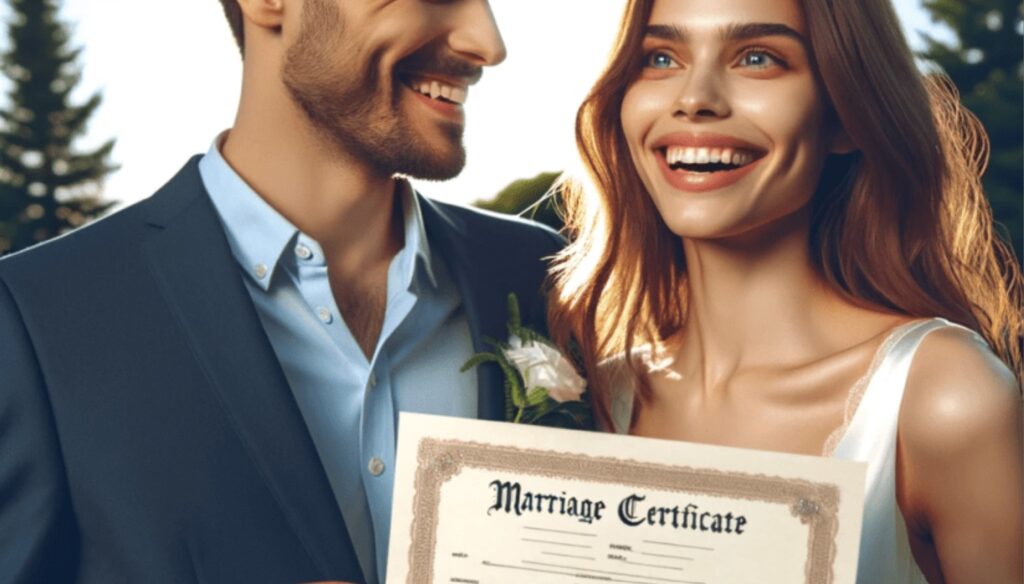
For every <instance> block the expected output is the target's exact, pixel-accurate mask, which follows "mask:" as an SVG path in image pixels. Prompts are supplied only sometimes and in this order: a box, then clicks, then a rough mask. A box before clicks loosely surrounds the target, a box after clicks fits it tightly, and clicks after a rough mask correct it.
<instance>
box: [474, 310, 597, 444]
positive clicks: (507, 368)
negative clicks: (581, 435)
mask: <svg viewBox="0 0 1024 584" xmlns="http://www.w3.org/2000/svg"><path fill="white" fill-rule="evenodd" d="M508 312H509V319H508V333H509V340H508V342H507V343H503V342H500V341H496V340H493V339H486V340H487V342H488V343H489V344H491V345H492V346H494V348H495V350H494V351H493V352H483V353H477V354H475V355H473V356H472V357H471V358H470V359H469V361H467V362H466V364H465V365H463V366H462V371H468V370H469V369H472V368H473V367H476V366H478V365H480V364H481V363H488V362H494V363H497V364H498V366H500V367H501V370H502V372H503V373H504V374H505V418H506V420H507V421H510V422H514V423H517V424H539V425H545V426H559V427H567V428H590V427H591V426H592V421H591V420H592V418H591V412H590V406H589V404H588V403H587V401H586V400H585V399H584V394H585V393H586V389H587V382H586V380H585V379H583V377H581V376H580V374H579V373H578V372H577V371H576V367H575V366H574V365H573V363H572V361H570V360H569V359H567V358H566V357H565V355H563V354H562V353H561V352H560V351H559V350H558V349H557V348H556V347H555V345H554V343H552V342H551V341H549V340H548V339H546V338H544V337H543V336H542V335H540V334H539V333H537V332H535V331H533V330H530V329H529V328H527V327H525V326H523V325H522V322H521V320H520V315H519V301H518V300H517V299H516V295H515V294H509V297H508Z"/></svg>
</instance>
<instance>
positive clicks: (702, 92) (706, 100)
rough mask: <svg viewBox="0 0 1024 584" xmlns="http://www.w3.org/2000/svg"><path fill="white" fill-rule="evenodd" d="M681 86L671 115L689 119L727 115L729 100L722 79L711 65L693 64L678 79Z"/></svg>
mask: <svg viewBox="0 0 1024 584" xmlns="http://www.w3.org/2000/svg"><path fill="white" fill-rule="evenodd" d="M680 81H681V83H682V87H681V88H680V90H679V95H678V97H677V98H676V103H675V107H676V110H675V112H674V114H673V115H675V116H677V117H686V118H690V119H691V120H697V119H698V118H723V117H726V116H728V115H729V113H730V108H729V100H728V98H727V96H726V95H725V91H724V88H723V83H724V82H723V80H722V79H720V78H719V76H718V75H717V73H716V71H715V70H714V68H713V67H700V66H694V67H693V68H691V69H690V71H688V72H687V74H686V75H684V76H682V78H681V79H680Z"/></svg>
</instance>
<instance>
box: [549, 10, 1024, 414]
mask: <svg viewBox="0 0 1024 584" xmlns="http://www.w3.org/2000/svg"><path fill="white" fill-rule="evenodd" d="M800 2H801V5H802V7H803V11H804V15H805V17H806V20H807V23H808V27H809V31H810V43H811V47H812V52H813V59H814V62H815V63H816V68H817V73H818V78H819V82H820V83H821V86H822V89H823V93H824V95H825V96H826V97H827V100H828V102H829V106H830V109H831V115H833V116H834V117H835V119H836V120H837V121H838V123H839V124H841V125H842V127H843V128H844V129H845V131H846V133H847V134H848V135H849V137H850V139H851V140H852V142H853V143H854V144H855V146H856V147H857V151H856V152H855V153H853V154H849V155H843V156H839V155H835V156H832V157H830V158H829V159H828V160H827V161H826V164H825V169H824V172H823V174H822V180H821V183H820V184H819V187H818V189H817V192H816V193H815V195H814V197H813V199H812V202H811V205H812V207H811V211H812V224H811V232H810V241H809V245H810V247H811V250H812V258H813V259H814V262H815V268H816V269H817V270H818V272H819V274H820V275H821V277H822V278H823V280H824V281H826V282H828V283H829V284H830V285H831V286H832V287H833V288H834V289H835V290H836V291H837V292H838V293H839V294H841V295H842V296H843V297H844V298H846V299H847V300H848V301H850V302H852V303H855V304H857V305H859V306H864V307H870V308H873V309H877V310H884V311H888V312H893V313H898V314H903V315H907V316H911V317H935V316H939V317H943V318H946V319H948V320H951V321H953V322H957V323H960V324H962V325H964V326H967V327H968V328H971V329H973V330H975V331H977V332H978V333H980V334H981V335H982V336H983V337H984V338H985V339H986V340H987V341H988V343H989V344H990V345H991V346H992V348H993V350H994V351H995V353H996V354H997V355H998V356H999V357H1000V358H1001V359H1002V360H1003V361H1004V362H1005V363H1006V364H1007V365H1008V366H1009V367H1010V368H1011V369H1012V370H1013V371H1014V373H1015V375H1016V376H1017V378H1018V380H1019V379H1020V378H1021V369H1022V361H1021V343H1022V334H1024V322H1022V321H1024V314H1022V297H1024V292H1022V291H1024V287H1022V279H1021V272H1020V268H1019V266H1018V264H1017V262H1016V260H1015V258H1014V256H1013V253H1012V252H1011V251H1010V250H1009V248H1008V247H1007V246H1006V245H1005V244H1004V243H1003V242H1002V241H1001V240H1000V239H999V238H998V237H996V236H995V235H994V233H993V225H992V212H991V210H990V208H989V205H988V202H987V200H986V198H985V195H984V193H983V191H982V187H981V180H980V176H981V174H982V172H983V171H984V168H985V166H986V164H987V161H988V139H987V137H986V135H985V132H984V130H983V129H982V127H981V124H980V123H979V122H978V120H977V118H975V117H974V115H972V114H971V113H970V112H968V111H967V110H965V109H964V108H962V107H961V105H960V103H959V99H958V95H957V92H956V89H955V88H954V86H953V85H952V83H951V82H949V81H948V79H947V78H945V77H944V76H938V75H928V76H922V75H921V74H920V73H919V72H918V71H917V69H916V67H915V64H914V60H913V56H912V54H911V52H910V49H909V47H908V46H907V44H906V41H905V39H904V38H903V35H902V33H901V31H900V28H899V24H898V20H897V17H896V13H895V11H894V10H893V8H892V5H891V4H890V2H889V0H861V1H860V2H830V1H827V0H800ZM653 4H654V0H629V1H628V3H627V6H626V11H625V15H624V17H623V22H622V27H621V29H620V32H619V37H618V39H617V41H616V44H615V48H614V49H613V53H612V58H611V60H610V63H609V64H608V66H607V67H606V69H605V71H604V72H603V73H602V75H601V77H600V78H599V79H598V81H597V83H596V84H595V85H594V87H593V89H592V90H591V92H590V94H589V96H588V97H587V98H586V100H585V101H584V102H583V105H582V106H581V107H580V109H579V112H578V114H577V118H576V140H577V146H578V148H579V151H580V154H581V156H582V160H583V163H584V165H585V167H586V169H587V171H588V175H589V177H588V178H589V179H590V181H591V182H592V184H591V185H589V186H586V187H585V186H583V185H581V184H579V183H575V184H572V183H568V184H566V185H564V188H563V194H564V195H565V200H564V202H563V205H564V211H565V215H566V225H567V228H568V231H569V234H570V236H571V237H572V239H573V242H572V243H571V244H570V245H569V247H568V248H567V249H566V250H565V251H564V252H563V253H562V254H561V255H560V257H559V258H558V260H557V262H556V265H555V269H554V272H553V275H552V276H553V287H554V290H553V291H554V294H553V295H552V299H551V303H550V309H549V321H550V322H549V324H550V328H551V331H552V333H553V334H554V337H555V339H556V341H558V342H560V343H563V344H564V343H568V342H569V341H570V339H571V340H574V341H575V342H576V343H577V344H578V347H579V352H580V355H581V356H582V358H583V362H584V367H585V368H586V370H587V373H588V378H589V379H590V380H591V385H592V387H593V389H594V391H595V397H596V399H595V407H596V413H597V417H598V419H599V420H600V421H601V422H603V423H604V424H605V425H609V423H610V416H609V410H608V399H609V394H608V388H605V387H603V384H602V379H601V378H600V376H599V375H598V374H597V365H598V363H599V362H600V361H601V360H602V359H604V358H606V357H609V356H612V355H617V354H622V353H625V354H626V355H632V354H633V351H632V349H633V347H634V346H635V345H638V344H651V345H657V344H658V343H659V342H660V341H663V340H665V339H668V338H669V337H671V336H672V335H673V334H675V333H676V332H678V331H679V330H680V329H681V328H682V326H683V323H684V321H685V319H686V314H687V292H686V290H687V287H686V265H685V260H684V257H683V253H682V245H680V242H679V238H678V237H677V236H676V235H674V234H673V233H672V232H671V231H669V229H668V227H667V226H666V225H665V223H664V222H663V221H662V220H661V218H660V216H659V215H658V212H657V209H656V208H655V207H654V204H653V203H652V202H651V198H650V197H649V196H648V195H647V193H646V190H645V189H644V186H643V184H642V183H641V181H640V177H639V176H638V175H637V172H636V170H635V168H634V166H633V162H632V158H631V156H630V153H629V148H628V146H627V143H626V140H625V136H624V135H623V131H622V127H621V119H620V109H621V106H622V99H623V96H624V95H625V93H626V90H627V89H628V87H629V86H630V84H631V83H632V82H633V81H634V80H635V79H636V78H637V76H638V74H639V72H640V67H641V63H642V41H643V36H644V31H645V28H646V25H647V21H648V19H649V18H650V14H651V8H652V6H653ZM626 361H627V363H628V364H629V366H630V367H631V368H632V370H633V372H634V375H635V376H636V377H637V379H638V380H639V381H640V384H639V387H640V388H641V393H642V395H643V394H645V393H646V385H645V384H644V383H643V382H642V376H641V375H639V373H638V372H639V368H638V363H636V361H635V360H634V359H632V358H629V359H627V360H626Z"/></svg>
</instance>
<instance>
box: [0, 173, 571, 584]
mask: <svg viewBox="0 0 1024 584" xmlns="http://www.w3.org/2000/svg"><path fill="white" fill-rule="evenodd" d="M197 162H198V157H197V158H194V159H192V160H191V161H189V162H188V164H186V166H185V167H184V168H183V169H182V170H181V171H180V172H179V173H178V174H177V176H175V177H174V178H173V179H172V180H171V181H170V182H169V183H168V184H167V185H165V186H164V187H163V188H162V189H161V190H160V191H158V192H157V193H156V194H155V195H154V196H153V197H150V198H149V199H147V200H145V201H143V202H141V203H138V204H136V205H133V206H131V207H128V208H126V209H125V210H123V211H121V212H119V213H116V214H114V215H113V216H111V217H108V218H106V219H104V220H102V221H99V222H97V223H95V224H93V225H91V226H89V227H86V228H84V229H81V230H79V231H77V232H74V233H72V234H69V235H67V236H65V237H62V238H60V239H58V240H56V241H54V242H51V243H48V244H44V245H41V246H38V247H36V248H33V249H31V250H29V251H27V252H24V253H21V254H15V255H13V256H11V257H9V258H6V259H4V260H3V261H0V331H2V332H0V334H2V338H3V342H2V344H0V582H65V581H78V582H103V583H110V582H196V581H200V582H302V581H313V580H351V581H360V580H361V579H362V575H361V573H360V570H359V567H358V563H357V562H356V559H355V554H354V552H353V549H352V544H351V542H350V541H349V538H348V534H347V530H346V528H345V525H344V521H343V519H342V516H341V513H340V511H339V510H338V507H337V505H336V503H335V500H334V496H333V494H332V492H331V489H330V486H329V484H328V481H327V477H326V475H325V474H324V471H323V469H322V467H321V465H320V462H319V459H318V457H317V453H316V450H315V448H314V446H313V442H312V440H311V439H310V436H309V434H308V432H307V430H306V427H305V424H304V422H303V420H302V416H301V415H300V413H299V410H298V407H297V406H296V403H295V401H294V399H293V397H292V392H291V390H290V389H289V387H288V385H287V382H286V380H285V376H284V374H283V372H282V370H281V367H280V365H279V364H278V362H277V359H276V358H275V356H274V352H273V350H272V348H271V345H270V342H269V341H268V340H267V337H266V335H265V333H264V331H263V329H262V327H261V325H260V321H259V319H258V317H257V314H256V311H255V308H254V307H253V304H252V301H251V299H250V297H249V294H248V292H247V291H246V289H245V285H244V282H243V281H242V273H241V271H240V269H239V268H238V265H237V263H236V262H235V260H234V257H233V256H232V254H231V251H230V249H229V247H228V244H227V240H226V238H225V236H224V233H223V230H222V228H221V225H220V221H219V218H218V216H217V213H216V211H215V209H214V207H213V206H212V204H211V202H210V199H209V196H208V195H207V194H206V191H205V189H204V187H203V184H202V181H201V180H200V177H199V172H198V169H197ZM421 203H422V206H423V216H424V221H425V224H426V229H427V236H428V238H429V241H430V245H431V247H432V248H434V249H436V250H438V251H437V253H438V254H439V255H440V256H441V257H442V258H444V259H445V261H446V262H447V263H448V267H449V268H450V270H451V273H452V274H453V276H454V279H455V281H456V284H457V285H458V288H459V291H460V293H461V294H462V300H463V303H464V307H465V311H466V315H467V319H468V322H469V326H470V330H471V334H472V337H473V342H474V345H475V347H476V349H477V350H483V349H485V348H486V346H485V345H484V343H483V341H482V339H483V337H488V336H489V337H494V338H504V337H505V336H506V334H507V333H506V332H505V321H506V310H505V305H506V297H507V295H508V294H509V293H510V292H516V293H517V294H518V296H519V298H520V302H521V304H522V312H523V315H524V320H525V321H527V322H528V323H529V324H531V325H533V326H535V327H542V326H543V321H544V303H543V299H542V297H541V294H540V291H541V288H542V285H543V280H544V277H545V271H546V265H545V262H544V260H543V258H545V257H546V256H550V255H551V254H553V253H555V252H556V251H557V250H558V249H559V248H560V247H561V245H562V241H561V239H560V238H559V237H558V236H557V235H556V234H555V233H554V232H552V231H550V230H548V229H545V228H541V227H539V226H537V225H535V224H531V223H528V222H525V221H519V220H514V219H507V218H500V217H498V216H494V215H490V214H486V213H481V212H477V211H473V210H469V209H465V208H461V207H456V206H451V205H445V204H441V203H436V202H432V201H429V200H426V199H422V198H421ZM477 374H478V376H479V387H480V395H479V404H480V412H479V413H480V417H481V418H488V419H500V418H501V417H502V412H503V409H504V398H503V393H502V378H501V375H500V372H499V371H497V370H496V368H493V367H491V368H489V367H483V368H481V369H480V370H479V371H478V373H477ZM467 375H469V373H467Z"/></svg>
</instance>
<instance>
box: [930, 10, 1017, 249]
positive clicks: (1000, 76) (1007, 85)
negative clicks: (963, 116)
mask: <svg viewBox="0 0 1024 584" xmlns="http://www.w3.org/2000/svg"><path fill="white" fill-rule="evenodd" d="M924 7H925V9H927V10H928V11H929V12H931V14H932V18H933V19H934V20H936V21H938V22H941V23H943V24H945V25H946V26H948V27H949V28H950V29H952V30H953V32H954V33H956V36H957V38H958V41H959V42H957V43H943V42H940V41H938V40H936V39H935V38H934V37H931V36H929V35H923V37H924V40H925V43H926V47H927V48H926V50H925V51H924V52H923V53H922V54H921V56H922V57H924V58H926V59H928V60H931V61H933V62H935V63H937V64H938V65H939V66H940V67H942V69H943V70H944V71H945V72H946V74H947V75H949V77H950V78H951V79H952V80H953V82H954V83H955V84H956V86H957V87H958V88H959V89H960V95H961V101H962V102H963V104H964V106H965V107H967V108H968V109H969V110H971V111H972V112H973V113H974V114H975V115H977V116H978V118H979V119H980V120H981V123H982V124H983V125H984V126H985V130H986V132H988V135H989V139H990V140H991V144H992V156H991V160H990V162H989V167H988V170H987V172H986V173H985V176H984V177H983V182H984V186H985V194H986V195H987V196H988V199H989V202H990V203H991V204H992V210H993V213H994V214H995V217H996V221H998V222H999V223H1001V224H1002V226H1003V227H1005V229H1006V231H1007V232H1008V235H1009V241H1010V243H1011V244H1012V245H1013V249H1014V250H1015V251H1016V253H1017V257H1018V258H1022V257H1024V254H1022V253H1021V252H1022V233H1021V232H1022V225H1021V222H1022V218H1024V137H1022V135H1021V128H1022V126H1024V108H1022V103H1024V22H1022V20H1021V15H1022V11H1024V4H1021V3H1020V2H1019V1H1018V0H924Z"/></svg>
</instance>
